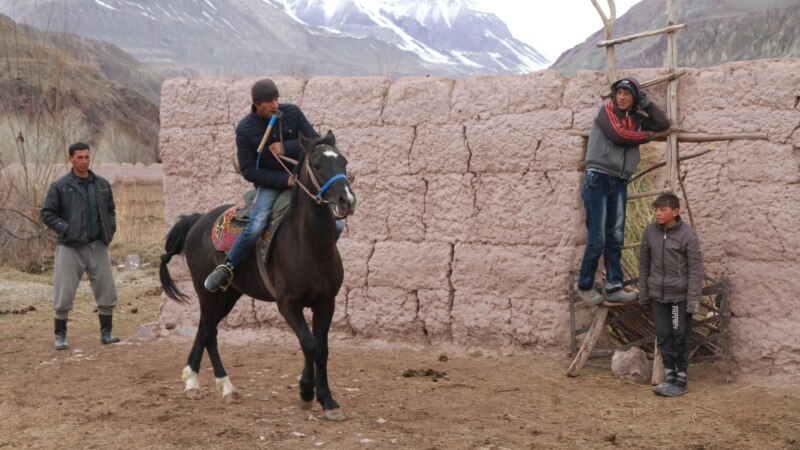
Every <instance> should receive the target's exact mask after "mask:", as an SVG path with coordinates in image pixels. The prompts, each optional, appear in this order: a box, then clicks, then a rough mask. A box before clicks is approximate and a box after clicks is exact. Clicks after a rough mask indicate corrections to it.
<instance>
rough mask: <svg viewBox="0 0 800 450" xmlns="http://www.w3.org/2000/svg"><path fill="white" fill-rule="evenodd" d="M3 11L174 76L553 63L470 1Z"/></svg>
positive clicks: (59, 5)
mask: <svg viewBox="0 0 800 450" xmlns="http://www.w3.org/2000/svg"><path fill="white" fill-rule="evenodd" d="M0 13H3V14H6V15H8V16H10V17H11V18H12V19H13V20H15V21H17V22H19V23H25V24H28V25H33V26H35V27H37V28H39V29H41V30H48V31H58V32H68V33H75V34H78V35H80V36H84V37H89V38H94V39H98V40H103V41H107V42H110V43H112V44H114V45H116V46H118V47H120V48H122V49H123V50H125V51H126V52H128V53H130V54H131V55H133V56H134V57H135V58H136V59H137V60H139V61H141V62H144V63H146V64H149V65H150V66H151V67H154V68H156V69H157V70H158V71H159V72H160V73H161V74H164V75H166V76H170V75H181V74H199V75H234V76H255V75H264V74H289V75H299V76H304V77H308V76H314V75H338V76H341V75H383V76H390V77H399V76H408V75H429V74H430V75H445V76H461V75H465V74H469V73H519V72H529V71H532V70H537V69H541V68H544V67H546V66H547V65H548V64H549V63H548V62H547V61H546V60H545V59H544V58H543V57H542V56H541V55H540V54H539V53H538V52H536V50H534V49H533V48H531V47H530V46H527V45H525V44H523V43H522V42H520V41H518V40H516V39H514V38H513V36H511V34H510V33H509V31H508V29H507V27H506V26H505V24H504V23H503V22H502V21H500V20H499V19H498V18H497V17H495V16H494V15H492V14H488V13H485V12H482V11H479V10H477V9H475V8H473V7H471V6H470V4H469V3H468V2H467V1H465V0H461V1H456V0H440V1H438V2H437V1H434V0H418V1H415V0H402V1H401V0H394V1H392V2H388V1H386V0H380V1H373V0H370V1H342V0H340V1H330V0H329V1H321V0H136V1H132V0H64V1H63V2H62V1H59V2H55V3H54V2H53V0H0Z"/></svg>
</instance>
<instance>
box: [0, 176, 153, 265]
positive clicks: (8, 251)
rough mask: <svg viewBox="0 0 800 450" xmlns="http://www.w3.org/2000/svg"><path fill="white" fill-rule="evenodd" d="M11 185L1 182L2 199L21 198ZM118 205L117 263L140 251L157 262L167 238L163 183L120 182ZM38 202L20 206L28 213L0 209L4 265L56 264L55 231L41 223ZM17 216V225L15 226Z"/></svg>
mask: <svg viewBox="0 0 800 450" xmlns="http://www.w3.org/2000/svg"><path fill="white" fill-rule="evenodd" d="M8 186H9V185H7V184H3V185H2V186H0V199H5V200H6V203H5V204H6V205H9V204H10V202H9V199H10V198H18V197H19V194H18V193H17V192H12V191H9V188H8ZM113 191H114V202H115V203H116V207H117V234H116V235H115V237H114V241H113V242H112V243H111V247H110V249H109V250H110V252H111V258H112V261H113V262H114V263H115V264H119V263H122V262H124V260H125V256H126V255H128V254H132V253H135V254H138V255H139V256H140V259H141V262H142V263H145V262H149V263H153V264H155V263H156V262H157V261H158V257H159V255H160V254H161V252H162V240H163V238H164V220H163V217H164V191H163V188H162V185H161V184H160V183H155V184H153V183H151V184H117V185H115V186H113ZM29 195H30V194H29ZM37 198H38V200H37V201H36V202H35V205H33V204H28V203H30V202H23V203H22V206H24V205H27V206H26V207H25V208H22V207H20V209H21V210H23V211H24V212H25V217H24V218H21V217H20V215H19V214H17V213H13V212H9V210H8V209H6V210H2V209H0V213H2V214H0V215H2V217H4V218H6V219H8V220H4V223H3V226H2V227H0V243H2V245H0V265H2V266H6V267H12V268H15V269H18V270H22V271H24V272H32V273H35V272H46V271H48V270H50V269H51V268H52V264H53V254H54V251H55V240H54V236H53V233H52V232H51V231H50V230H49V229H47V228H46V227H43V226H42V225H41V222H40V219H39V208H40V207H41V200H42V199H41V198H40V197H37ZM12 219H14V220H15V221H16V222H18V224H17V225H15V226H13V227H12V226H11V221H12Z"/></svg>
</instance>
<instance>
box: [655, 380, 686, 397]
mask: <svg viewBox="0 0 800 450" xmlns="http://www.w3.org/2000/svg"><path fill="white" fill-rule="evenodd" d="M664 384H666V383H664ZM659 386H661V385H660V384H659ZM656 387H658V386H656ZM688 391H689V386H688V385H687V384H686V383H684V384H683V385H682V386H681V385H679V384H678V383H676V384H670V385H668V386H667V387H665V388H664V389H662V390H661V392H659V393H660V394H661V395H663V396H665V397H680V396H681V395H683V394H685V393H686V392H688Z"/></svg>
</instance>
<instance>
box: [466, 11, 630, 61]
mask: <svg viewBox="0 0 800 450" xmlns="http://www.w3.org/2000/svg"><path fill="white" fill-rule="evenodd" d="M472 1H473V2H475V4H477V5H479V6H480V7H481V8H482V9H486V10H487V11H491V12H493V13H494V14H495V15H496V16H497V17H499V18H500V19H502V20H503V21H504V22H505V23H506V24H507V25H508V29H509V30H511V34H513V35H514V37H515V38H517V39H519V40H521V41H523V42H525V43H526V44H528V45H530V46H532V47H533V48H535V49H536V50H538V51H539V52H541V53H542V54H543V55H544V56H545V57H547V58H548V59H549V60H550V61H551V62H554V61H555V60H556V58H558V56H559V55H561V53H562V52H564V51H565V50H568V49H570V48H572V47H574V46H575V45H578V44H580V43H581V42H583V41H584V40H586V38H587V37H589V35H590V34H592V33H594V32H595V31H597V30H599V29H601V28H603V21H602V20H601V19H600V15H599V14H597V10H595V9H594V6H593V5H592V2H591V0H472ZM597 3H598V4H599V5H600V6H601V7H603V9H604V10H605V11H606V15H608V2H607V1H606V0H598V2H597ZM636 3H639V0H616V1H615V4H616V7H617V18H619V17H620V16H622V15H623V14H625V12H626V11H627V10H628V9H630V7H631V6H633V5H635V4H636Z"/></svg>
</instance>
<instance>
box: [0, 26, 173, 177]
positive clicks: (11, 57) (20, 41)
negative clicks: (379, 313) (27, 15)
mask: <svg viewBox="0 0 800 450" xmlns="http://www.w3.org/2000/svg"><path fill="white" fill-rule="evenodd" d="M0 33H1V34H2V38H3V41H2V46H0V55H1V56H2V62H1V63H0V64H2V67H1V68H0V101H1V102H2V106H0V114H2V117H0V123H2V124H3V128H2V130H3V132H2V135H0V157H2V158H3V162H4V163H9V162H17V161H16V160H15V154H16V144H15V140H16V139H17V137H18V136H20V135H21V136H22V138H24V139H25V140H26V141H27V142H28V144H29V148H37V149H38V150H41V147H43V146H54V145H57V146H63V145H64V142H70V141H76V140H86V141H89V143H90V144H92V145H93V146H94V147H95V148H96V149H97V150H101V149H102V150H103V151H102V153H99V152H98V156H102V157H101V158H99V159H101V160H106V161H116V162H142V163H146V164H147V163H152V162H156V161H157V160H158V159H159V157H158V107H157V106H156V105H155V104H154V102H153V101H152V100H150V99H148V98H146V97H145V96H143V95H141V94H139V93H138V92H135V91H134V90H133V89H131V88H129V87H126V86H124V85H123V84H121V83H125V82H126V81H125V78H126V77H128V78H133V77H134V75H135V70H134V68H135V67H137V66H136V65H135V64H131V65H130V66H129V67H130V69H131V70H129V71H128V72H127V75H125V73H126V71H125V70H122V69H121V67H123V66H122V65H120V64H118V63H110V62H109V59H106V58H103V57H102V55H103V52H106V53H108V52H121V51H120V50H119V49H116V50H114V49H113V47H111V46H108V45H104V44H101V43H97V42H96V41H94V42H93V41H87V40H84V39H81V38H78V37H76V36H70V35H57V34H55V35H48V34H45V33H42V32H40V31H38V30H36V29H34V28H32V27H28V26H23V25H17V24H16V23H14V22H13V21H12V20H11V19H10V18H8V17H7V16H3V15H0ZM98 50H101V51H98ZM73 55H75V56H73ZM76 57H77V58H76ZM124 59H125V58H121V59H120V60H124ZM128 59H130V57H128ZM130 61H133V60H132V59H130ZM101 68H103V69H104V70H105V71H109V72H113V73H115V74H116V75H115V76H116V77H117V78H118V79H120V82H117V81H114V80H113V79H111V78H109V77H108V76H107V75H106V74H105V73H104V71H103V70H100V69H101ZM143 70H145V71H146V69H143ZM140 80H141V81H140V84H139V87H140V88H141V89H142V90H143V91H144V92H145V93H148V96H150V97H151V98H153V97H154V96H155V95H157V93H158V91H157V89H158V86H157V85H154V83H157V81H155V82H154V81H152V80H153V79H151V81H147V79H146V77H141V78H140ZM55 135H58V138H55V137H53V136H55ZM45 136H48V137H45ZM17 142H18V141H17ZM16 159H18V157H16Z"/></svg>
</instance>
